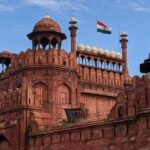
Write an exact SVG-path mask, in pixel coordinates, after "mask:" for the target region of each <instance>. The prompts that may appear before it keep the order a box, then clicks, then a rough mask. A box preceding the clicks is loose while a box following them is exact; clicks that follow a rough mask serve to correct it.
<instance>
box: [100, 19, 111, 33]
mask: <svg viewBox="0 0 150 150" xmlns="http://www.w3.org/2000/svg"><path fill="white" fill-rule="evenodd" d="M97 32H102V33H105V34H111V32H112V30H111V28H110V27H109V26H107V25H106V24H104V23H102V22H99V21H97Z"/></svg>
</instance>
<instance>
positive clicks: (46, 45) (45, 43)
mask: <svg viewBox="0 0 150 150" xmlns="http://www.w3.org/2000/svg"><path fill="white" fill-rule="evenodd" d="M40 43H41V45H42V47H43V49H45V50H46V49H49V40H48V39H47V38H46V37H44V38H42V39H41V41H40Z"/></svg>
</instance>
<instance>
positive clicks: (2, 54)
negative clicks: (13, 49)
mask: <svg viewBox="0 0 150 150" xmlns="http://www.w3.org/2000/svg"><path fill="white" fill-rule="evenodd" d="M10 55H11V53H10V52H9V51H8V50H4V51H2V52H1V53H0V56H3V57H10Z"/></svg>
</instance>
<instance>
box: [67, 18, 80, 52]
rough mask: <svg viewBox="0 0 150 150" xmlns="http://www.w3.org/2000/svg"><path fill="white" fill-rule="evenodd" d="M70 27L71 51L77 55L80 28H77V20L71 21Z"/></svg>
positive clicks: (72, 19)
mask: <svg viewBox="0 0 150 150" xmlns="http://www.w3.org/2000/svg"><path fill="white" fill-rule="evenodd" d="M69 24H70V27H69V30H70V37H71V51H72V52H75V53H76V31H77V29H78V27H77V26H76V24H77V20H76V18H71V19H70V21H69Z"/></svg>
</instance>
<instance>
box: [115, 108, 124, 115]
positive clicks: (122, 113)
mask: <svg viewBox="0 0 150 150" xmlns="http://www.w3.org/2000/svg"><path fill="white" fill-rule="evenodd" d="M116 113H117V117H118V118H122V117H123V115H124V112H123V107H122V106H118V108H117V112H116Z"/></svg>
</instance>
